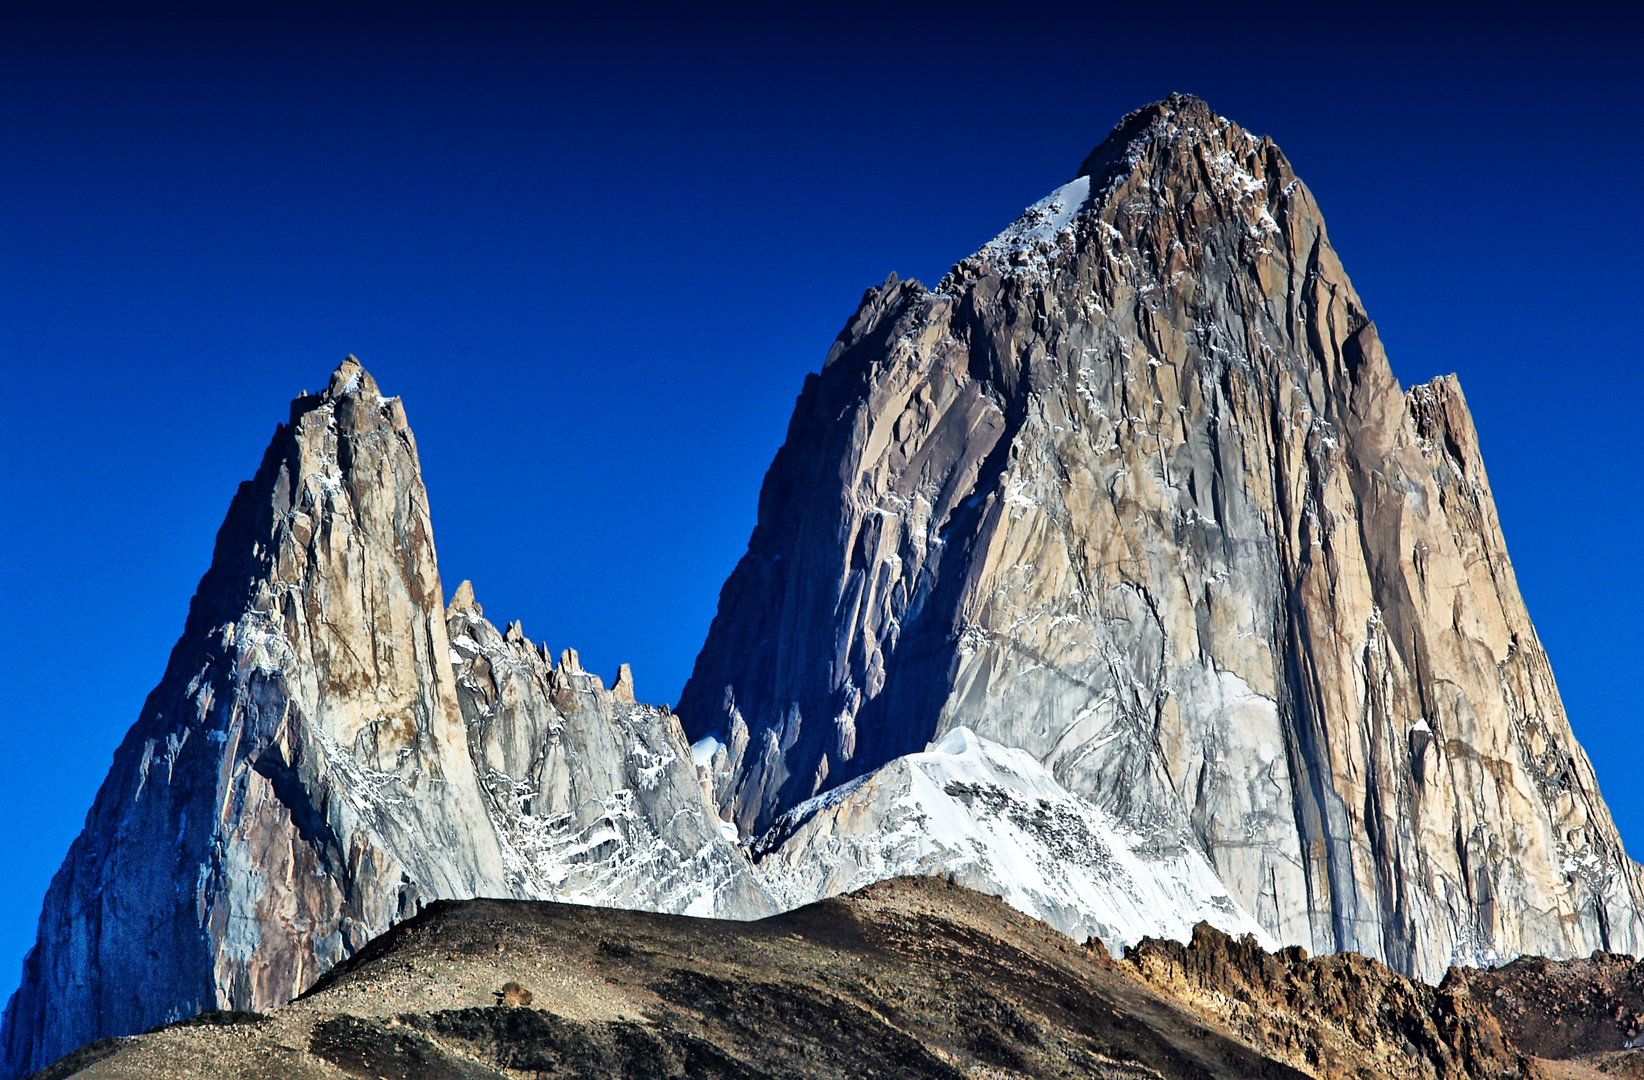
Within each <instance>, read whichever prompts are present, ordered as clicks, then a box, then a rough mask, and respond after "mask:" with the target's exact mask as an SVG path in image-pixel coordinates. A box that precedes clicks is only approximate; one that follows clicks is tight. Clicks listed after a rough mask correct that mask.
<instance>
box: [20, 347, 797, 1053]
mask: <svg viewBox="0 0 1644 1080" xmlns="http://www.w3.org/2000/svg"><path fill="white" fill-rule="evenodd" d="M448 617H449V618H450V620H451V622H450V628H451V630H454V631H455V632H456V635H459V636H458V640H457V643H456V646H455V647H453V643H452V640H451V638H452V636H453V634H452V633H451V632H449V631H448V625H447V618H448ZM567 659H568V662H562V664H561V669H560V670H555V669H554V668H553V666H552V665H551V664H549V663H548V662H547V660H546V658H545V657H543V656H541V655H538V654H537V651H536V650H535V648H534V646H532V645H531V644H530V643H529V642H528V641H526V640H525V639H524V636H523V634H520V633H519V632H518V628H517V627H514V628H512V629H511V631H510V633H509V634H508V635H506V636H505V635H503V634H499V633H498V632H497V631H496V629H495V628H494V627H492V626H491V624H490V623H488V622H486V621H485V619H484V618H483V616H482V615H481V613H480V609H479V606H478V605H477V604H475V603H474V602H473V591H472V588H471V587H469V586H468V585H467V583H466V582H465V583H464V585H463V587H462V588H461V589H459V590H458V595H457V597H456V599H455V600H454V602H453V609H452V611H451V612H449V613H448V612H447V611H446V610H445V607H444V599H443V593H442V589H441V584H440V577H439V571H438V569H437V567H436V564H435V552H434V543H433V533H432V527H431V525H430V519H429V510H428V497H427V493H426V491H425V489H424V487H423V482H422V477H421V473H420V467H419V464H418V460H417V449H416V442H415V440H414V439H413V437H412V434H411V431H410V429H409V427H408V426H407V424H406V418H405V411H404V409H403V408H402V406H401V404H400V401H399V399H398V398H384V397H383V396H382V395H381V394H380V393H379V392H378V389H377V385H376V383H375V382H374V381H373V380H372V378H371V376H370V375H368V374H367V373H366V372H365V371H364V370H362V369H361V367H360V365H359V363H358V362H357V361H355V360H354V359H353V358H352V357H350V358H349V359H348V360H347V361H346V362H344V364H343V365H342V366H341V367H339V368H338V369H337V371H336V373H335V374H334V375H333V376H332V378H331V383H330V386H329V388H328V389H327V390H326V391H325V392H324V393H322V394H319V395H313V396H309V395H305V396H303V397H301V398H298V399H297V400H296V401H295V402H293V403H292V407H291V421H290V423H289V424H286V425H282V426H280V427H279V429H278V430H277V431H276V432H275V436H274V440H273V442H272V444H271V445H270V446H269V449H268V451H267V453H266V454H265V456H264V458H263V462H262V465H261V467H260V468H259V469H258V471H257V475H256V476H255V478H253V479H252V480H250V481H249V482H247V483H245V484H242V485H241V487H240V490H239V492H238V494H237V495H236V496H235V498H234V501H233V504H232V506H231V507H230V510H229V514H228V517H227V520H226V521H225V522H224V524H223V527H222V530H221V531H220V532H219V533H218V536H217V545H216V550H215V553H214V555H213V559H212V566H211V569H210V571H209V572H207V574H206V576H205V577H204V578H203V579H202V580H201V582H200V587H199V590H198V591H197V593H196V594H195V597H194V600H193V602H192V604H191V605H190V609H189V616H188V622H187V624H186V626H185V628H184V632H183V636H182V638H181V640H180V641H179V642H178V644H177V646H176V647H175V649H174V650H173V651H172V654H171V659H170V663H169V664H168V666H167V670H166V674H165V677H164V678H163V679H162V681H161V682H160V685H159V686H158V687H157V688H156V689H155V690H154V692H153V693H152V694H150V696H149V698H148V701H147V703H146V704H145V706H144V708H143V712H142V715H141V718H140V719H139V721H138V722H137V724H136V725H135V726H134V727H133V728H132V729H131V732H130V733H129V734H128V735H127V737H126V739H125V742H124V743H123V744H122V745H121V747H120V748H119V750H118V751H116V753H115V756H114V762H113V765H112V767H111V768H110V770H109V774H108V778H107V779H106V780H105V781H104V783H103V786H102V789H101V790H100V791H99V793H98V796H97V800H96V803H95V804H94V805H93V807H92V809H91V812H90V813H89V814H88V815H87V819H86V826H85V829H84V831H83V832H82V833H81V835H80V837H79V838H78V839H77V840H76V841H75V842H74V845H73V846H72V848H71V849H70V851H69V854H68V857H67V859H66V860H65V861H64V864H63V867H62V869H61V870H59V871H58V873H57V876H56V877H55V878H54V880H53V882H52V885H51V888H50V890H49V892H48V893H47V896H46V900H45V904H44V906H43V908H42V911H41V916H40V929H39V936H38V940H37V942H36V945H35V948H34V950H33V951H32V952H31V953H30V955H29V958H28V959H27V961H25V964H24V971H23V980H22V985H21V986H20V988H19V989H18V991H17V993H16V995H15V996H14V997H13V998H12V1001H11V1003H10V1004H9V1005H8V1006H7V1009H6V1013H5V1021H4V1028H3V1032H0V1049H3V1053H4V1061H3V1062H0V1075H14V1074H18V1073H23V1072H27V1071H29V1070H30V1069H31V1068H34V1067H37V1066H39V1065H41V1064H43V1063H45V1062H47V1061H50V1060H52V1059H53V1058H55V1057H58V1056H59V1055H61V1054H63V1053H64V1052H65V1051H68V1050H70V1049H72V1048H74V1047H75V1046H78V1045H80V1044H83V1043H87V1042H89V1041H91V1040H93V1039H96V1038H98V1037H100V1036H105V1035H124V1034H128V1033H130V1032H134V1031H141V1030H143V1029H144V1028H147V1027H150V1026H152V1025H154V1024H156V1023H160V1022H162V1021H166V1020H175V1019H178V1018H181V1017H187V1016H192V1015H193V1014H195V1013H197V1012H200V1011H201V1010H212V1009H263V1008H267V1007H269V1006H273V1005H279V1004H283V1003H284V1002H287V1001H289V1000H290V999H291V998H292V997H294V996H295V995H296V994H298V993H300V992H301V991H302V990H304V989H306V988H307V987H308V986H309V985H311V984H312V983H313V982H314V980H315V979H316V978H318V977H319V975H320V974H321V973H322V972H324V971H326V970H327V969H329V968H330V967H331V966H332V965H334V964H335V963H336V962H337V961H339V960H341V959H343V958H344V957H347V956H349V955H352V954H353V953H354V952H355V951H356V950H357V949H359V948H360V946H362V945H363V944H365V942H366V941H368V940H370V939H371V938H372V937H374V936H375V935H377V934H379V933H381V932H382V931H383V930H385V929H387V928H388V927H389V926H390V925H393V924H394V923H395V922H396V921H398V920H400V919H403V918H405V917H407V916H409V915H412V914H415V912H416V911H418V910H419V909H420V908H421V907H422V905H423V904H424V903H425V902H426V901H428V900H431V899H435V898H465V897H473V896H522V897H555V898H563V899H569V900H577V901H581V902H584V903H607V904H624V905H630V906H636V907H652V908H660V909H663V910H668V911H684V910H687V909H689V910H693V911H696V912H698V913H701V914H717V915H722V916H737V917H757V916H759V915H764V914H768V913H769V912H770V911H771V910H773V908H772V906H771V904H770V902H769V900H768V899H767V898H766V897H765V894H764V893H763V891H762V890H761V889H760V888H759V887H758V886H757V885H756V884H754V883H753V879H752V872H751V869H750V867H749V866H748V865H747V862H746V860H745V859H744V858H743V857H742V855H741V853H740V851H739V850H738V849H737V847H736V845H735V844H734V843H733V842H732V841H731V840H730V839H728V838H726V837H725V836H724V835H723V834H722V832H721V829H720V826H719V822H718V820H717V818H716V816H715V814H714V813H713V811H712V810H711V809H710V807H709V805H708V804H707V802H706V801H705V797H704V794H703V789H702V787H701V784H700V781H699V778H698V776H697V771H696V768H695V765H694V764H693V763H692V761H691V758H690V752H689V747H688V746H687V744H686V743H685V741H684V735H683V731H682V730H681V728H680V726H679V723H678V721H677V720H675V719H674V718H673V717H672V716H670V715H668V714H667V713H666V711H665V710H660V711H659V710H656V709H652V708H650V707H648V706H644V705H640V704H637V703H636V702H635V701H634V699H633V683H632V679H631V677H627V678H623V679H619V680H618V683H617V685H616V686H615V687H614V688H613V689H611V690H606V689H604V687H603V686H601V685H600V683H599V680H598V679H596V678H594V677H593V676H590V675H587V674H586V673H584V672H582V671H581V670H580V668H579V667H578V666H577V665H576V663H575V655H574V654H573V653H568V654H567ZM624 672H626V667H624ZM567 725H569V727H570V731H569V732H568V733H567V732H566V730H565V729H566V727H567ZM527 841H528V842H527Z"/></svg>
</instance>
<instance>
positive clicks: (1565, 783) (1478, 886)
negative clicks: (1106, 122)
mask: <svg viewBox="0 0 1644 1080" xmlns="http://www.w3.org/2000/svg"><path fill="white" fill-rule="evenodd" d="M679 712H680V714H681V715H682V717H683V718H684V721H685V725H686V728H687V730H688V731H689V732H690V733H691V735H692V737H693V738H697V739H711V740H712V742H711V743H710V745H713V746H715V747H716V748H717V750H716V755H715V756H714V758H713V760H712V770H713V783H714V790H715V797H716V799H717V801H718V804H719V805H720V806H721V807H722V809H723V811H724V812H725V814H726V815H727V816H728V817H729V818H730V819H732V820H734V822H735V823H736V824H737V826H738V828H739V829H740V830H741V832H742V833H743V834H744V835H754V834H758V833H761V832H763V831H764V830H765V829H767V828H768V827H770V826H771V825H772V823H774V822H776V821H778V820H779V819H781V818H782V816H783V815H784V814H786V813H788V812H789V811H790V810H791V809H792V808H794V807H795V806H797V805H800V804H802V803H804V802H805V801H806V800H809V799H811V798H812V797H813V796H817V795H819V794H821V793H826V792H827V791H829V790H830V789H832V788H834V787H836V786H838V785H840V784H842V783H845V782H850V781H853V780H854V779H856V778H859V777H861V776H863V775H865V774H868V773H871V772H873V771H874V770H877V769H879V768H880V767H882V766H884V765H885V764H886V763H887V762H890V761H893V760H895V759H897V758H899V757H901V756H903V755H906V754H910V753H916V752H919V751H921V750H922V749H923V748H924V747H925V746H926V745H927V743H929V742H931V741H932V740H935V739H939V738H940V737H941V736H942V735H943V734H944V733H946V732H948V731H951V730H953V729H955V728H957V727H965V728H968V729H970V730H972V731H974V732H975V733H976V734H977V735H978V736H981V737H982V738H984V739H988V740H992V741H994V742H996V743H999V744H1002V745H1005V746H1009V747H1015V748H1019V749H1021V750H1024V751H1026V752H1027V753H1028V754H1030V755H1031V756H1032V757H1033V758H1035V759H1036V760H1037V761H1039V762H1040V763H1042V765H1043V766H1044V768H1045V769H1046V770H1047V771H1048V772H1049V773H1050V774H1051V775H1052V776H1053V777H1054V778H1055V780H1056V781H1057V782H1059V783H1060V784H1061V785H1062V786H1063V787H1065V788H1066V789H1067V790H1068V791H1070V792H1073V793H1074V794H1076V795H1079V796H1083V797H1085V798H1087V799H1089V800H1090V801H1091V802H1093V803H1095V804H1096V805H1097V806H1099V807H1101V808H1102V809H1103V810H1104V811H1105V812H1106V813H1108V814H1109V815H1111V817H1112V818H1113V819H1114V820H1115V821H1116V822H1117V824H1118V827H1120V828H1121V829H1125V830H1130V831H1133V832H1135V833H1138V834H1141V835H1155V836H1160V837H1165V838H1170V837H1174V836H1177V835H1186V836H1189V837H1191V839H1192V843H1193V845H1194V846H1196V847H1197V848H1198V849H1199V850H1200V851H1202V852H1204V853H1205V855H1206V856H1207V857H1208V859H1209V860H1210V863H1211V865H1212V866H1213V868H1214V870H1215V872H1216V874H1217V875H1218V876H1219V877H1220V879H1221V882H1222V883H1223V884H1224V885H1225V886H1226V888H1227V890H1228V892H1229V893H1230V894H1231V895H1232V897H1233V899H1234V900H1236V901H1237V902H1238V904H1239V905H1240V906H1241V907H1242V908H1244V909H1245V910H1247V911H1248V912H1250V913H1251V914H1252V915H1253V916H1254V917H1255V918H1256V920H1257V921H1258V922H1259V923H1260V925H1261V926H1262V927H1263V928H1264V929H1265V930H1266V931H1267V933H1269V934H1271V935H1272V937H1273V938H1274V939H1276V940H1278V941H1280V942H1285V943H1295V944H1302V945H1306V946H1307V947H1308V948H1310V949H1311V950H1313V951H1314V952H1333V951H1338V950H1355V951H1358V952H1361V953H1363V954H1365V955H1367V956H1371V957H1377V958H1381V959H1384V960H1386V962H1387V963H1388V964H1390V965H1391V966H1392V967H1394V968H1396V969H1397V970H1399V971H1402V972H1405V973H1407V974H1413V975H1416V976H1419V977H1421V978H1423V979H1426V980H1429V981H1437V980H1438V979H1439V978H1440V977H1441V976H1442V975H1443V973H1444V972H1445V970H1446V969H1447V968H1448V967H1449V966H1450V965H1451V964H1452V963H1467V964H1483V963H1489V962H1491V961H1493V960H1496V959H1498V958H1507V957H1512V956H1516V955H1519V954H1521V953H1540V954H1546V955H1550V956H1579V955H1586V954H1587V953H1589V952H1591V951H1592V950H1594V949H1609V950H1615V951H1631V952H1637V951H1639V950H1640V948H1641V947H1644V923H1641V921H1640V916H1639V897H1640V895H1641V892H1640V879H1639V871H1638V868H1637V866H1636V865H1635V864H1634V863H1633V862H1632V861H1631V860H1629V859H1628V858H1627V857H1626V855H1625V854H1624V853H1623V850H1622V845H1621V841H1620V838H1619V837H1618V836H1617V834H1616V831H1615V827H1614V825H1613V824H1612V822H1611V820H1610V816H1609V813H1608V811H1607V809H1606V808H1605V806H1604V803H1603V800H1602V799H1601V798H1600V796H1599V793H1598V787H1597V784H1596V782H1595V780H1594V776H1593V771H1592V768H1591V766H1590V764H1589V763H1588V761H1587V758H1586V756H1585V755H1584V754H1583V752H1582V750H1581V747H1580V746H1579V745H1577V743H1576V741H1575V738H1574V737H1573V735H1572V734H1571V731H1570V727H1569V724H1568V722H1567V720H1566V719H1565V715H1564V710H1563V706H1562V704H1561V703H1560V700H1559V696H1558V691H1557V688H1556V686H1555V684H1554V681H1553V676H1552V671H1551V669H1550V668H1549V666H1548V662H1547V657H1546V654H1545V653H1544V652H1543V650H1542V648H1541V645H1540V643H1539V641H1538V640H1537V638H1536V634H1535V629H1534V627H1533V626H1532V625H1531V623H1530V619H1529V616H1528V614H1527V613H1526V611H1525V607H1524V603H1523V600H1522V598H1521V597H1520V595H1519V591H1518V587H1517V585H1516V583H1515V581H1514V577H1513V570H1512V565H1511V563H1510V562H1509V561H1508V558H1507V549H1506V545H1505V542H1504V540H1503V538H1502V534H1501V529H1500V526H1499V524H1498V521H1497V517H1496V511H1495V506H1494V503H1493V501H1492V498H1491V494H1490V487H1489V483H1488V480H1487V479H1486V476H1485V471H1484V465H1483V462H1482V460H1481V458H1480V455H1479V448H1478V440H1477V437H1476V433H1475V431H1474V429H1473V424H1472V421H1471V418H1470V417H1469V415H1468V412H1467V406H1466V403H1465V401H1464V399H1463V397H1462V394H1461V390H1460V388H1459V386H1458V385H1457V384H1456V381H1455V380H1454V378H1442V379H1437V380H1435V381H1433V382H1431V383H1428V384H1425V385H1422V386H1418V387H1416V388H1414V389H1413V390H1410V391H1408V392H1405V391H1403V390H1401V389H1400V387H1399V385H1398V383H1397V381H1396V380H1395V379H1394V378H1393V375H1392V373H1391V371H1390V369H1389V367H1388V363H1387V360H1386V357H1385V356H1384V354H1383V352H1382V347H1381V343H1380V341H1379V339H1378V338H1377V335H1376V329H1375V326H1374V324H1372V323H1371V322H1370V319H1369V316H1368V315H1367V314H1366V312H1365V310H1364V306H1363V305H1362V303H1361V302H1360V301H1359V298H1358V296H1357V295H1356V294H1355V293H1354V291H1353V288H1352V285H1351V284H1350V283H1349V281H1348V279H1347V275H1346V273H1345V272H1344V271H1343V270H1342V267H1341V264H1340V262H1339V261H1338V259H1337V257H1336V253H1335V251H1334V250H1333V249H1332V247H1331V245H1330V242H1329V239H1328V237H1327V235H1326V232H1325V227H1324V221H1323V218H1322V217H1321V216H1320V213H1319V210H1318V207H1317V206H1316V205H1315V203H1314V200H1313V197H1312V195H1311V194H1310V193H1309V192H1308V190H1307V188H1306V186H1305V185H1304V184H1302V182H1301V181H1300V180H1299V179H1298V178H1297V177H1296V175H1295V173H1294V172H1293V171H1292V169H1291V167H1290V163H1289V162H1288V161H1287V160H1286V159H1285V157H1284V155H1283V154H1282V153H1280V151H1279V149H1278V148H1277V147H1276V146H1274V145H1273V143H1272V142H1271V141H1270V140H1268V139H1265V138H1257V137H1255V136H1252V135H1250V134H1248V133H1246V132H1245V131H1243V130H1241V129H1240V128H1239V127H1238V126H1237V125H1235V124H1233V123H1231V122H1229V121H1228V120H1226V119H1224V118H1222V117H1219V116H1217V115H1215V114H1214V113H1213V112H1212V111H1211V110H1210V109H1209V108H1208V107H1206V106H1205V104H1204V103H1203V102H1201V101H1198V100H1196V99H1193V98H1187V97H1172V98H1171V99H1169V100H1168V101H1165V102H1161V103H1158V104H1155V105H1152V106H1149V107H1148V108H1146V109H1142V110H1140V111H1138V112H1137V113H1135V114H1133V115H1131V116H1130V117H1127V118H1126V119H1125V120H1124V121H1123V122H1122V123H1121V124H1120V125H1119V127H1118V128H1117V129H1115V131H1114V132H1113V134H1112V135H1110V136H1109V137H1108V139H1107V140H1106V141H1105V142H1103V143H1102V144H1101V146H1099V147H1098V148H1097V149H1096V150H1095V152H1093V153H1092V154H1091V155H1090V157H1089V158H1088V159H1087V160H1086V162H1085V163H1084V165H1083V166H1082V167H1081V168H1080V170H1079V172H1078V176H1077V178H1076V179H1075V180H1074V181H1072V182H1071V183H1069V184H1067V185H1065V186H1064V187H1062V188H1060V189H1058V190H1057V191H1055V192H1053V193H1052V194H1051V195H1050V196H1048V197H1046V198H1045V199H1044V200H1042V201H1041V202H1040V203H1038V204H1036V205H1035V206H1033V207H1031V208H1030V209H1029V210H1028V211H1027V212H1026V213H1025V214H1024V215H1023V216H1022V218H1021V219H1020V220H1019V221H1017V222H1016V223H1015V224H1014V225H1012V226H1011V227H1010V228H1009V229H1007V230H1006V231H1005V232H1004V233H1002V234H1000V236H999V237H998V238H996V239H995V240H993V241H991V242H990V243H988V244H987V245H985V246H984V247H983V248H982V249H981V250H980V251H978V252H977V253H976V254H975V255H973V256H971V257H969V258H967V259H964V260H963V261H961V262H960V263H959V264H958V265H957V266H955V267H954V269H953V270H952V272H951V273H950V274H948V276H947V277H945V278H944V279H943V280H942V281H941V282H939V283H938V284H937V285H936V287H935V288H934V289H929V288H926V287H924V286H922V285H920V284H919V283H917V282H911V281H910V282H904V281H898V280H897V279H896V278H895V277H894V276H892V278H891V279H890V280H888V281H887V282H886V283H885V284H884V285H882V286H880V287H879V288H876V289H871V290H869V291H868V293H867V295H866V296H865V297H864V299H863V302H862V305H861V308H860V310H858V312H857V313H856V315H855V316H854V317H853V318H852V319H851V320H850V322H849V323H848V324H847V326H846V327H845V330H844V331H843V332H842V333H841V334H840V336H839V339H838V341H837V342H836V343H835V344H834V346H833V348H832V350H831V351H830V352H829V354H828V357H827V360H826V363H825V364H824V365H823V368H822V370H821V373H820V374H817V375H812V376H809V377H808V378H807V379H806V382H805V387H804V391H803V393H802V394H801V396H800V398H799V401H798V403H797V405H796V406H795V410H794V414H793V418H792V420H791V422H790V425H789V429H788V436H787V440H786V442H785V443H784V445H783V447H782V449H781V450H780V451H779V452H778V454H777V457H776V460H775V462H774V463H773V464H772V466H771V468H770V471H769V472H768V473H767V475H766V478H765V482H764V487H763V490H762V491H761V494H760V500H759V518H758V524H757V526H756V527H755V529H754V532H753V535H752V538H751V539H750V541H749V545H748V552H747V554H746V555H745V556H744V557H743V558H742V560H741V561H740V563H739V564H738V565H737V567H736V569H735V571H734V572H733V573H732V575H731V577H730V579H729V580H728V581H727V582H726V584H725V587H724V590H723V592H722V593H721V596H720V604H719V611H718V614H717V616H716V618H715V619H714V622H713V625H712V628H711V629H710V631H709V634H708V640H707V643H706V645H705V647H704V648H703V651H702V653H701V655H700V656H699V658H698V660H697V664H696V668H695V671H694V673H693V675H692V677H691V680H690V683H689V684H688V685H687V687H686V689H685V692H684V696H683V697H682V699H681V702H680V705H679Z"/></svg>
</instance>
